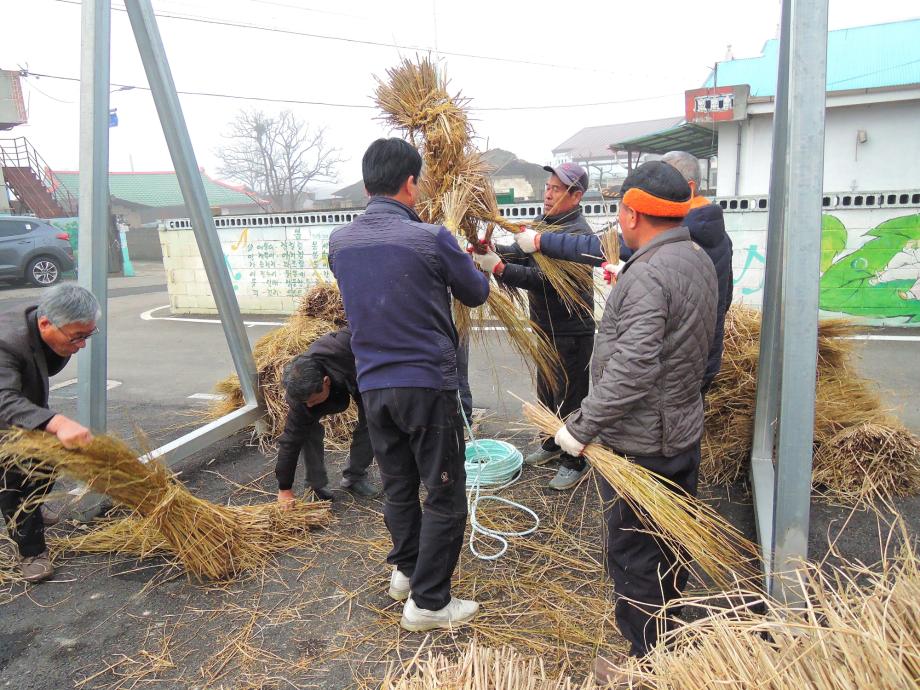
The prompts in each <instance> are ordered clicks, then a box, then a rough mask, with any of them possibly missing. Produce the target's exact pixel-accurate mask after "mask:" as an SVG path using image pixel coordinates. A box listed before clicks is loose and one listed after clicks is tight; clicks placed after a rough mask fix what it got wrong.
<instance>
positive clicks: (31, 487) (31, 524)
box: [0, 468, 52, 558]
mask: <svg viewBox="0 0 920 690" xmlns="http://www.w3.org/2000/svg"><path fill="white" fill-rule="evenodd" d="M51 484H52V482H51V481H49V480H47V479H38V478H31V479H30V478H29V477H27V476H26V475H25V474H23V473H22V472H21V471H19V470H17V469H14V468H9V469H6V470H4V471H3V473H2V475H0V511H2V512H3V517H4V519H5V520H6V528H7V531H8V532H9V534H10V538H11V539H12V540H13V541H14V542H15V543H16V546H17V547H18V548H19V555H20V556H22V557H23V558H29V557H31V556H37V555H38V554H40V553H42V552H43V551H44V550H45V548H46V547H45V525H44V523H43V522H42V513H41V510H40V509H39V507H38V505H37V504H32V503H31V502H32V500H34V499H40V498H44V497H45V495H47V493H48V492H49V491H50V490H51ZM26 502H29V503H30V505H31V506H32V507H31V509H27V510H20V509H21V508H22V506H23V504H25V503H26Z"/></svg>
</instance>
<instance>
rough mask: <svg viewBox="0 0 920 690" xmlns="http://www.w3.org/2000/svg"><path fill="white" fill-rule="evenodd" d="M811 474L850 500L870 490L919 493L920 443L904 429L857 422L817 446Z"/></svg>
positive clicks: (819, 481) (820, 482)
mask: <svg viewBox="0 0 920 690" xmlns="http://www.w3.org/2000/svg"><path fill="white" fill-rule="evenodd" d="M812 477H813V480H814V483H815V485H816V486H822V487H833V495H834V496H835V497H836V498H840V497H841V496H847V497H848V498H849V499H850V501H852V502H857V501H859V500H860V499H861V498H862V497H864V496H867V495H871V494H876V495H880V496H912V495H915V494H918V493H920V445H918V443H917V438H916V437H915V436H914V435H913V434H911V433H910V432H909V431H906V430H905V429H902V428H897V427H892V426H885V425H882V424H872V423H870V422H866V423H864V424H857V425H855V426H851V427H848V428H846V429H844V430H843V431H840V432H838V433H837V434H836V435H834V436H832V437H831V438H830V439H828V440H827V441H824V442H822V443H821V444H820V445H819V446H818V450H817V452H816V453H815V458H814V467H813V472H812Z"/></svg>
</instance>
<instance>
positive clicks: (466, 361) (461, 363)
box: [457, 337, 473, 424]
mask: <svg viewBox="0 0 920 690" xmlns="http://www.w3.org/2000/svg"><path fill="white" fill-rule="evenodd" d="M457 381H458V382H459V384H460V405H461V406H462V407H463V414H465V415H466V421H468V422H469V423H470V424H472V423H473V391H472V390H471V389H470V340H469V337H467V339H466V340H464V341H461V342H460V345H458V346H457Z"/></svg>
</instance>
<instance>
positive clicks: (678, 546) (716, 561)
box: [524, 403, 758, 587]
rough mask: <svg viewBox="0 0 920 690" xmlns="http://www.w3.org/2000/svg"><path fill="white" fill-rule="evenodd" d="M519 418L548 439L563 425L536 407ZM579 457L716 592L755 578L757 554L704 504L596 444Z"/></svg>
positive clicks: (530, 406) (528, 407) (526, 409)
mask: <svg viewBox="0 0 920 690" xmlns="http://www.w3.org/2000/svg"><path fill="white" fill-rule="evenodd" d="M524 417H525V418H526V419H527V421H528V422H530V423H531V424H532V425H533V426H535V427H536V428H537V429H539V430H540V431H542V432H543V433H545V434H549V435H553V434H555V433H556V431H558V430H559V427H561V426H562V424H563V422H562V420H561V419H560V418H559V417H557V416H556V415H555V414H553V413H552V412H550V411H549V410H548V409H547V408H546V407H544V406H543V405H541V404H539V403H538V404H531V403H525V404H524ZM584 456H585V458H586V459H587V460H588V462H589V463H590V464H591V466H592V467H593V468H594V469H595V470H597V471H598V472H599V473H600V474H601V476H602V477H603V478H604V479H606V480H607V482H608V483H609V484H610V485H611V486H612V487H613V488H614V489H615V490H616V492H617V494H618V495H619V497H620V498H621V499H622V500H624V501H626V503H627V504H628V505H629V506H630V507H631V508H632V509H633V510H634V511H635V512H636V514H637V515H638V516H639V517H640V519H642V521H643V523H644V525H645V527H646V528H647V529H648V530H649V531H651V532H653V533H654V534H655V535H656V536H657V537H658V538H659V539H661V541H662V542H663V543H665V544H666V545H667V546H668V547H670V549H671V550H672V551H673V552H674V553H675V554H676V555H677V557H678V558H680V559H681V560H682V561H683V562H684V563H685V565H686V566H687V567H688V568H690V569H693V568H694V567H695V566H699V568H700V569H701V570H702V571H703V572H705V573H706V574H707V575H709V577H711V578H712V579H713V581H715V583H716V584H717V585H719V586H720V587H727V586H729V585H730V584H732V583H733V582H736V581H739V580H745V581H746V580H751V581H753V578H754V577H756V575H757V560H758V549H757V546H756V545H755V544H753V543H752V542H750V541H749V540H747V539H746V538H745V537H744V536H743V535H742V534H741V533H740V532H739V531H738V530H736V529H735V528H734V527H732V526H731V525H730V524H728V523H727V522H726V521H725V520H724V519H722V517H721V516H720V515H719V514H718V513H716V512H715V510H713V509H712V508H711V507H710V506H709V505H707V504H706V503H703V502H702V501H700V500H698V499H696V498H694V497H693V496H690V495H689V494H687V493H686V492H685V491H684V490H683V489H682V488H681V487H680V486H678V485H677V484H675V483H674V482H672V481H670V480H668V479H666V478H665V477H662V476H660V475H658V474H655V473H654V472H652V471H651V470H648V469H646V468H644V467H642V466H640V465H637V464H636V463H633V462H630V461H629V460H627V459H626V458H624V457H622V456H620V455H617V454H616V453H614V452H613V451H611V450H609V449H607V448H604V447H603V446H601V445H599V444H596V443H589V444H588V445H587V446H586V447H585V450H584Z"/></svg>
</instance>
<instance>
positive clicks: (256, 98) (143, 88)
mask: <svg viewBox="0 0 920 690" xmlns="http://www.w3.org/2000/svg"><path fill="white" fill-rule="evenodd" d="M20 76H23V77H27V78H28V77H38V78H43V79H59V80H61V81H70V82H79V81H80V79H79V78H78V77H65V76H61V75H57V74H45V73H42V72H33V71H31V70H22V71H21V72H20ZM111 86H115V87H118V88H121V89H123V90H132V89H137V90H139V91H150V87H149V86H140V85H139V84H118V83H115V82H112V83H111ZM176 93H178V94H180V95H183V96H205V97H209V98H232V99H235V100H242V101H262V102H265V103H284V104H289V105H320V106H328V107H332V108H362V109H370V110H375V109H376V108H377V106H375V105H370V104H368V105H364V104H361V103H333V102H330V101H307V100H301V99H296V98H275V97H267V96H249V95H242V94H235V93H216V92H210V91H176ZM674 95H677V93H673V94H671V93H669V94H659V95H657V96H643V97H640V98H624V99H621V100H617V101H599V102H595V103H563V104H552V105H516V106H494V107H484V108H470V109H469V110H470V111H475V112H510V111H518V110H557V109H571V108H590V107H594V106H600V105H620V104H623V103H636V102H639V101H651V100H657V99H660V98H668V97H671V96H674Z"/></svg>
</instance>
